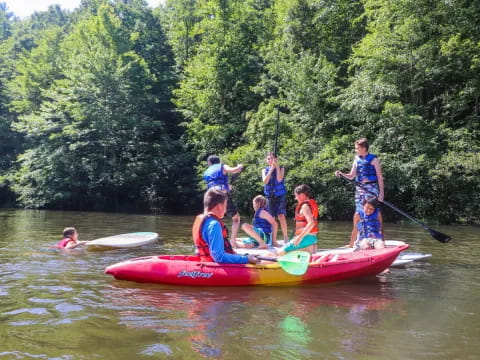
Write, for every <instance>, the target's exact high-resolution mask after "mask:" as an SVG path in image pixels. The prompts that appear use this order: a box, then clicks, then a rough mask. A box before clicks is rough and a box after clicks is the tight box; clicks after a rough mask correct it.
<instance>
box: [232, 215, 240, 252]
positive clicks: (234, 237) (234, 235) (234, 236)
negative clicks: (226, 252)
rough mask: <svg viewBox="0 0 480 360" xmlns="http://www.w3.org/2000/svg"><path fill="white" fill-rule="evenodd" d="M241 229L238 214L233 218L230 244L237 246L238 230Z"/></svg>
mask: <svg viewBox="0 0 480 360" xmlns="http://www.w3.org/2000/svg"><path fill="white" fill-rule="evenodd" d="M239 228H240V214H239V213H238V212H237V213H236V214H235V215H233V217H232V235H231V236H230V243H231V244H232V246H233V245H236V241H237V234H238V229H239Z"/></svg>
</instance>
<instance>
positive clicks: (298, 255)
mask: <svg viewBox="0 0 480 360" xmlns="http://www.w3.org/2000/svg"><path fill="white" fill-rule="evenodd" d="M277 261H278V263H279V264H280V266H281V267H282V269H283V270H285V272H287V273H289V274H292V275H303V274H305V272H306V271H307V269H308V264H309V263H310V253H309V252H308V251H291V252H288V253H286V254H285V255H283V256H281V257H279V258H278V259H277Z"/></svg>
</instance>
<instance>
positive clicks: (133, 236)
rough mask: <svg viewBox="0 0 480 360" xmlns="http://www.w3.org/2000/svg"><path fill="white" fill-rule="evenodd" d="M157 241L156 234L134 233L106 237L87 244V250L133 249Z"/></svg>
mask: <svg viewBox="0 0 480 360" xmlns="http://www.w3.org/2000/svg"><path fill="white" fill-rule="evenodd" d="M157 239H158V234H157V233H154V232H136V233H129V234H121V235H115V236H108V237H104V238H100V239H96V240H92V241H89V242H87V243H86V244H85V245H86V246H87V249H88V248H91V249H95V248H133V247H138V246H143V245H147V244H151V243H153V242H155V241H156V240H157Z"/></svg>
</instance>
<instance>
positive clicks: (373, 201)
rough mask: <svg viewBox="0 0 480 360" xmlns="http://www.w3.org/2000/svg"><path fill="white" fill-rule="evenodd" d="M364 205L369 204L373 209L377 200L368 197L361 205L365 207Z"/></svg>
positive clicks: (376, 204)
mask: <svg viewBox="0 0 480 360" xmlns="http://www.w3.org/2000/svg"><path fill="white" fill-rule="evenodd" d="M365 204H370V205H372V206H373V207H374V208H375V209H376V208H377V207H378V205H379V204H378V200H377V198H376V197H369V198H366V199H365V200H363V203H362V205H365Z"/></svg>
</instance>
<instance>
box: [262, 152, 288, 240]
mask: <svg viewBox="0 0 480 360" xmlns="http://www.w3.org/2000/svg"><path fill="white" fill-rule="evenodd" d="M267 163H268V166H267V167H266V168H265V169H263V170H262V181H263V184H264V194H265V196H266V198H267V209H268V212H269V213H270V215H272V216H273V217H274V218H275V217H278V221H279V222H280V227H281V229H282V234H283V240H284V241H285V244H286V243H287V242H288V230H287V219H286V215H287V204H286V203H287V200H286V194H287V189H286V187H285V168H284V167H283V166H280V165H279V164H278V160H277V158H276V157H275V155H274V154H273V153H272V152H270V153H268V154H267ZM274 246H275V245H274Z"/></svg>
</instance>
